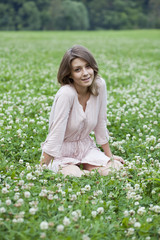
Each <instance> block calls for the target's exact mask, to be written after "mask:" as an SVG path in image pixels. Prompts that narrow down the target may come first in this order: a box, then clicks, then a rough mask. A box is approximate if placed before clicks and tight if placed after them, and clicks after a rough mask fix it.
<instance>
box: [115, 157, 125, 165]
mask: <svg viewBox="0 0 160 240" xmlns="http://www.w3.org/2000/svg"><path fill="white" fill-rule="evenodd" d="M113 157H114V159H115V160H117V161H119V162H121V163H122V164H124V163H125V161H124V159H123V158H122V157H119V156H113Z"/></svg>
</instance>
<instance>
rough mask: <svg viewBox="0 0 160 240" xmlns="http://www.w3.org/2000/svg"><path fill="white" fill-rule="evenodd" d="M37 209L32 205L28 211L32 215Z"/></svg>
mask: <svg viewBox="0 0 160 240" xmlns="http://www.w3.org/2000/svg"><path fill="white" fill-rule="evenodd" d="M37 210H38V208H34V207H32V208H30V209H29V213H30V214H32V215H34V214H35V213H36V212H37Z"/></svg>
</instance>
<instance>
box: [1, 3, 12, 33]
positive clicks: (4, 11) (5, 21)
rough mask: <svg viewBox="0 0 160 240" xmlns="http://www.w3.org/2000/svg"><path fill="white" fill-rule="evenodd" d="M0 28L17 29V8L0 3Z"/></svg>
mask: <svg viewBox="0 0 160 240" xmlns="http://www.w3.org/2000/svg"><path fill="white" fill-rule="evenodd" d="M0 29H1V30H14V29H15V10H14V8H13V7H12V6H10V5H7V4H4V3H0Z"/></svg>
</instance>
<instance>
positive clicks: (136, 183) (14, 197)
mask: <svg viewBox="0 0 160 240" xmlns="http://www.w3.org/2000/svg"><path fill="white" fill-rule="evenodd" d="M73 44H81V45H84V46H86V47H88V48H89V49H90V50H91V51H92V52H93V54H94V56H95V58H96V59H97V62H98V65H99V68H100V74H101V75H102V76H103V78H104V79H105V80H106V83H107V89H108V108H107V117H108V129H109V131H110V145H111V149H112V152H113V153H114V154H117V155H121V156H123V158H124V159H125V161H126V164H125V166H124V169H122V170H121V171H120V172H114V171H113V172H112V173H111V174H110V175H108V176H106V177H101V176H100V175H99V174H98V173H97V172H92V173H91V174H90V175H89V176H83V177H81V178H75V177H66V178H64V177H63V176H62V175H60V174H54V173H52V172H51V171H49V170H47V169H45V167H43V168H41V167H40V166H39V159H40V155H41V149H40V144H41V142H43V141H44V140H45V137H46V135H47V132H48V118H49V113H50V109H51V105H52V102H53V99H54V95H55V93H56V91H57V89H58V88H59V86H58V84H57V82H56V74H57V69H58V66H59V63H60V60H61V58H62V56H63V54H64V52H65V51H66V49H68V48H69V47H71V46H72V45H73ZM159 80H160V31H158V30H152V31H149V30H147V31H118V32H112V31H108V32H103V31H99V32H0V163H1V164H0V239H1V240H28V239H48V240H50V239H55V240H60V239H64V240H75V239H77V240H80V239H82V240H89V239H93V240H103V239H104V240H105V239H107V240H121V239H122V240H124V239H135V240H137V239H145V240H150V239H153V240H158V239H160V159H159V156H160V134H159V133H160V131H159V127H160V126H159V118H160V85H159ZM93 137H94V136H93Z"/></svg>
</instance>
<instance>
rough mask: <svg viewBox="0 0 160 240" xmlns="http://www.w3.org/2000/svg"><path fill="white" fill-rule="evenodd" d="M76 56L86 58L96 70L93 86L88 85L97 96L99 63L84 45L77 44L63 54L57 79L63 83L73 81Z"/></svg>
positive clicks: (90, 90)
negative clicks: (72, 65) (72, 71)
mask: <svg viewBox="0 0 160 240" xmlns="http://www.w3.org/2000/svg"><path fill="white" fill-rule="evenodd" d="M75 58H82V59H83V60H85V61H86V62H87V63H88V64H89V65H90V67H91V68H92V69H93V71H94V79H93V82H92V84H91V86H89V87H88V91H89V92H90V93H91V94H93V95H95V96H97V95H98V86H97V83H96V78H97V77H98V65H97V63H96V61H95V59H94V57H93V55H92V54H91V53H90V52H89V50H88V49H86V48H85V47H83V46H80V45H75V46H73V47H72V48H70V49H69V50H68V51H67V52H66V53H65V54H64V56H63V59H62V61H61V63H60V66H59V70H58V74H57V79H58V82H59V83H60V84H61V85H65V84H71V83H73V79H72V78H71V77H70V75H71V62H72V61H73V60H74V59H75Z"/></svg>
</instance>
